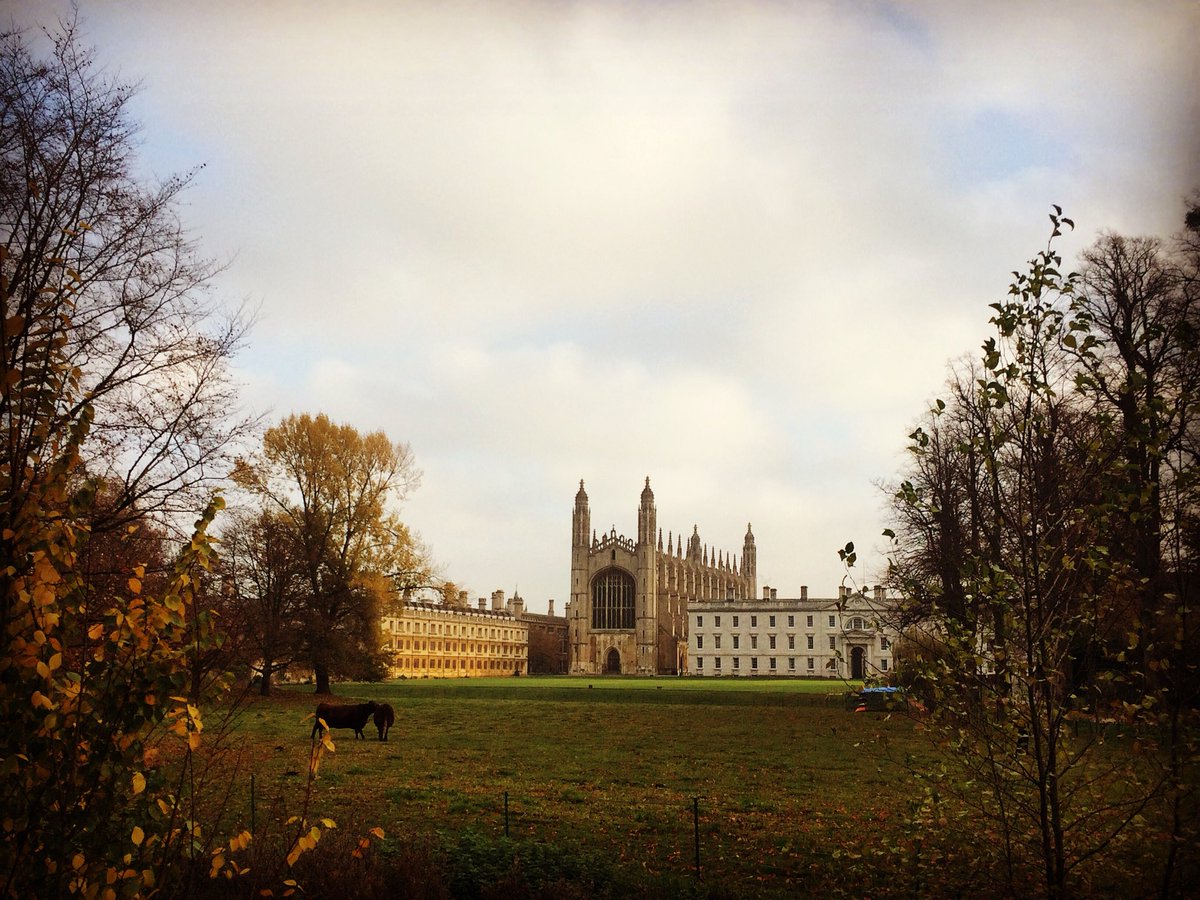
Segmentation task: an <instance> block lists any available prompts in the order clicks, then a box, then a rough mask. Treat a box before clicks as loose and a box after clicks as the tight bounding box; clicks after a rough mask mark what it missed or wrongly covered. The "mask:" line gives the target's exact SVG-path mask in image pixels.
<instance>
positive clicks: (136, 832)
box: [129, 825, 146, 847]
mask: <svg viewBox="0 0 1200 900" xmlns="http://www.w3.org/2000/svg"><path fill="white" fill-rule="evenodd" d="M129 839H130V840H131V841H133V845H134V846H135V847H140V846H142V841H144V840H145V839H146V832H144V831H142V827H141V826H140V825H134V826H133V834H131V835H130V836H129Z"/></svg>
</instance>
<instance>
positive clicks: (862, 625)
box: [696, 615, 869, 631]
mask: <svg viewBox="0 0 1200 900" xmlns="http://www.w3.org/2000/svg"><path fill="white" fill-rule="evenodd" d="M732 618H733V627H734V628H738V627H740V617H739V616H733V617H732ZM804 618H805V619H806V620H807V621H806V622H805V625H806V627H808V628H812V627H813V618H814V617H813V616H805V617H804ZM767 619H768V620H769V621H768V622H767V627H768V628H774V627H775V616H767ZM868 625H869V623H868V622H867V620H865V619H863V618H862V617H861V616H855V617H854V618H853V619H851V620H850V630H851V631H866V630H867V626H868ZM696 627H697V628H703V627H704V616H696ZM713 627H714V628H720V627H721V617H720V616H719V615H714V616H713ZM750 627H751V628H757V627H758V616H757V615H751V616H750ZM787 627H788V628H795V627H796V617H795V616H788V617H787ZM829 627H830V628H837V616H836V615H832V616H830V617H829Z"/></svg>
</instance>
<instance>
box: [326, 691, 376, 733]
mask: <svg viewBox="0 0 1200 900" xmlns="http://www.w3.org/2000/svg"><path fill="white" fill-rule="evenodd" d="M378 706H379V704H378V703H376V702H375V701H374V700H371V701H369V702H367V703H321V704H319V705H318V706H317V721H315V722H314V723H313V728H312V735H311V737H316V736H317V732H318V731H320V730H321V720H322V719H324V720H325V724H326V725H328V726H329V727H330V728H353V729H354V736H355V737H360V738H362V739H363V740H364V741H365V740H366V739H367V737H366V735H364V734H363V729H364V728H366V727H367V723H368V722H369V721H371V715H372V714H373V713H374V712H375V710H376V708H378Z"/></svg>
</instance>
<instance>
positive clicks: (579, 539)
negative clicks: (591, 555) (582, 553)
mask: <svg viewBox="0 0 1200 900" xmlns="http://www.w3.org/2000/svg"><path fill="white" fill-rule="evenodd" d="M591 521H592V514H591V512H590V511H589V510H588V495H587V491H585V490H584V489H583V479H580V480H579V491H578V492H577V493H576V494H575V512H574V514H573V515H572V517H571V545H572V546H574V547H586V546H587V545H588V532H589V531H591Z"/></svg>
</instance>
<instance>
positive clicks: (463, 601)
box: [458, 591, 470, 606]
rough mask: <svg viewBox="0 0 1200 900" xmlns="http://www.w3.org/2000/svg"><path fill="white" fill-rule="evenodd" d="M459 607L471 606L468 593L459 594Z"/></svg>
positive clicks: (461, 592)
mask: <svg viewBox="0 0 1200 900" xmlns="http://www.w3.org/2000/svg"><path fill="white" fill-rule="evenodd" d="M458 605H459V606H469V605H470V604H469V603H468V602H467V592H466V591H459V592H458Z"/></svg>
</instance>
